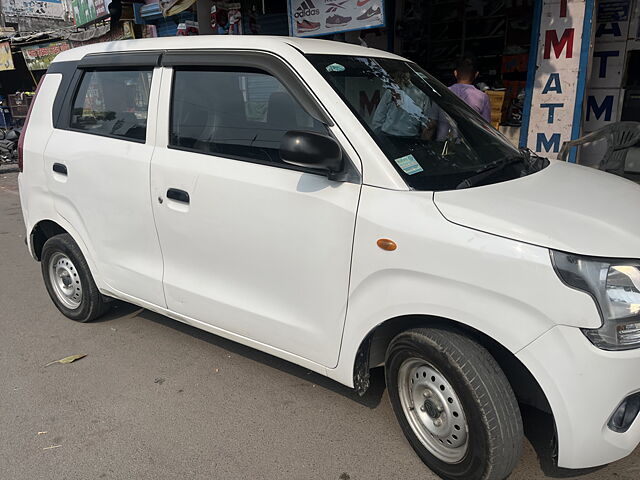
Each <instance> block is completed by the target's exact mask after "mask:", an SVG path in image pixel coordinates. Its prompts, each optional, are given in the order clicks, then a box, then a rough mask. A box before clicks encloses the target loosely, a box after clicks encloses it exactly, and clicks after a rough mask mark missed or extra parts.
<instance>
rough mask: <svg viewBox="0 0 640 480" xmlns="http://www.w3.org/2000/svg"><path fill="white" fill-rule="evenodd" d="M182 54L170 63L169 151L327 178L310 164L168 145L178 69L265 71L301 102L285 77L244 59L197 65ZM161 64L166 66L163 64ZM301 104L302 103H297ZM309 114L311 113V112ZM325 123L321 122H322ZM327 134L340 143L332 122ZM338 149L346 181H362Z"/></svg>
mask: <svg viewBox="0 0 640 480" xmlns="http://www.w3.org/2000/svg"><path fill="white" fill-rule="evenodd" d="M183 58H184V57H180V60H181V62H180V64H172V65H171V67H172V68H171V70H172V71H171V89H170V97H169V131H168V132H167V133H168V143H167V149H169V150H178V151H183V152H189V153H197V154H199V155H208V156H211V157H219V158H226V159H229V160H236V161H241V162H246V163H255V164H258V165H264V166H267V167H274V168H280V169H284V170H293V171H296V172H303V173H310V174H313V175H319V176H321V177H325V178H326V177H327V173H326V172H325V171H323V170H319V169H315V168H309V167H301V166H299V165H292V164H290V163H285V162H282V163H274V162H270V161H266V160H260V159H256V158H252V157H247V156H243V155H233V154H228V153H218V152H205V151H203V150H198V149H196V148H190V147H184V146H181V145H172V144H171V135H172V132H171V128H172V121H173V103H174V102H173V94H174V89H175V77H176V72H179V71H194V70H196V71H198V70H202V71H232V72H238V73H242V72H258V73H264V74H267V75H270V76H272V77H273V78H275V79H276V80H277V81H278V82H280V84H281V85H282V86H283V87H284V88H285V89H286V90H287V91H288V92H289V93H290V94H291V95H292V96H293V98H294V99H295V100H296V101H298V102H300V100H299V98H298V97H297V96H296V95H294V93H293V92H291V89H290V86H289V84H287V83H285V81H284V79H282V78H281V76H280V75H278V74H274V73H272V72H270V71H267V70H266V69H265V70H263V69H262V68H260V67H257V66H256V65H255V64H250V65H247V63H246V60H245V61H240V62H233V63H237V64H236V65H232V64H231V62H220V61H216V62H215V63H214V62H206V63H204V64H199V63H194V61H193V60H192V61H188V60H187V59H184V60H182V59H183ZM163 61H164V57H163ZM163 66H166V65H164V64H163ZM300 103H301V102H300ZM301 106H302V108H303V109H305V111H306V112H307V113H308V114H310V112H308V111H307V110H306V108H305V105H301ZM310 115H311V114H310ZM311 116H312V117H313V118H314V119H316V120H318V121H320V122H322V120H319V119H317V118H316V117H315V116H313V115H311ZM322 123H324V122H322ZM325 125H326V126H327V134H328V136H330V137H331V138H333V139H334V140H336V142H338V144H340V142H339V141H338V139H336V138H335V137H334V135H333V134H332V133H331V130H329V128H328V127H330V126H332V125H335V124H333V122H332V124H331V125H327V124H325ZM340 149H341V150H342V155H343V159H344V168H345V170H347V180H346V182H347V183H356V184H360V183H362V177H361V175H360V172H359V171H358V169H357V168H356V167H355V165H354V164H353V162H352V161H351V158H350V157H349V156H348V155H347V152H345V151H344V148H342V146H341V147H340Z"/></svg>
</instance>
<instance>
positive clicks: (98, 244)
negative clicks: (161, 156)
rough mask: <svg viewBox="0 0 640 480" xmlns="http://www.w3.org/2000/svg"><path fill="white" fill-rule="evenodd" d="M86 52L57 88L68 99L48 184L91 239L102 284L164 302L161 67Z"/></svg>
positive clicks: (49, 156)
mask: <svg viewBox="0 0 640 480" xmlns="http://www.w3.org/2000/svg"><path fill="white" fill-rule="evenodd" d="M116 57H117V58H116ZM147 57H151V55H147ZM157 57H159V55H157V56H156V57H155V58H156V61H157ZM86 58H87V59H88V60H87V61H83V62H81V63H80V66H79V68H78V70H77V71H76V72H75V74H74V76H73V80H72V81H71V85H70V86H69V88H68V90H67V91H62V92H60V93H59V95H61V96H62V97H61V98H64V102H63V107H62V109H61V112H60V114H59V117H58V118H55V119H54V123H55V128H54V130H53V132H52V134H51V138H50V139H49V142H48V144H47V147H46V151H45V163H44V167H45V175H46V177H47V179H48V186H49V189H50V191H51V192H52V193H53V195H54V202H55V206H56V209H57V211H58V213H59V214H60V215H61V216H62V217H64V218H65V219H66V220H67V221H68V222H69V223H70V224H71V225H73V227H74V228H75V229H76V230H77V231H78V232H79V235H80V237H81V240H82V241H83V242H84V243H85V244H86V246H87V249H88V251H89V252H90V254H91V257H92V258H93V260H94V262H95V265H96V268H97V270H98V271H97V272H93V273H94V275H95V276H96V279H97V280H99V281H100V284H101V285H103V286H106V287H107V288H108V289H109V290H112V291H114V292H118V294H119V296H123V295H122V294H124V296H130V297H133V298H135V299H138V300H143V301H144V302H148V303H150V304H153V305H159V306H164V305H165V302H164V293H163V290H162V255H161V252H160V245H159V242H158V236H157V233H156V230H155V224H154V220H153V213H152V210H151V195H150V190H149V188H150V185H149V168H150V163H151V154H152V152H153V144H154V143H155V138H154V135H155V128H154V120H155V105H156V103H157V98H158V90H159V87H160V78H159V75H160V72H161V69H159V68H156V69H155V71H154V67H153V65H154V60H153V58H140V55H136V54H127V53H120V54H117V55H112V54H100V55H95V56H88V57H86ZM144 60H147V62H146V64H145V62H144ZM113 65H118V66H117V67H114V66H113Z"/></svg>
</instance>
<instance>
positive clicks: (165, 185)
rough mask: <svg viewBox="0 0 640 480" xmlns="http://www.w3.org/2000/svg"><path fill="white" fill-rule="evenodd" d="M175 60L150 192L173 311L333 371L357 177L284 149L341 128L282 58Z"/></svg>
mask: <svg viewBox="0 0 640 480" xmlns="http://www.w3.org/2000/svg"><path fill="white" fill-rule="evenodd" d="M274 62H275V63H274ZM163 63H164V64H166V65H167V69H166V71H165V72H164V74H163V85H162V92H161V96H162V97H161V98H162V99H163V101H162V102H161V103H160V109H159V124H158V147H157V148H156V150H155V152H154V156H153V161H152V168H151V184H152V187H151V188H152V192H153V195H154V198H156V201H155V202H154V212H155V219H156V226H157V229H158V234H159V237H160V243H161V246H162V251H163V256H164V265H165V268H164V290H165V295H166V299H167V306H168V308H169V309H170V310H172V311H175V312H177V313H179V314H181V315H184V316H186V317H189V318H192V319H195V320H198V321H201V322H204V323H207V324H209V325H212V326H214V327H217V328H220V329H223V330H226V331H229V332H232V333H235V334H237V335H242V336H244V337H247V338H249V339H251V340H253V341H257V342H260V343H262V344H264V345H268V346H271V347H275V348H277V349H279V350H281V351H285V352H288V353H290V354H294V355H296V356H299V357H302V358H305V359H308V360H311V361H312V362H315V363H318V364H321V365H324V366H330V367H331V366H335V365H336V363H337V359H338V353H339V348H340V339H341V335H342V329H343V326H344V319H345V314H346V306H347V296H348V284H349V271H350V264H351V251H352V243H353V233H354V227H355V218H356V210H357V206H358V199H359V194H360V182H359V174H358V172H357V170H355V169H354V168H353V167H352V166H350V167H349V168H351V169H353V170H354V173H353V176H352V177H351V179H350V180H349V181H344V182H337V181H331V180H329V179H328V178H327V177H326V176H324V175H322V174H319V173H318V172H317V171H309V170H308V169H304V168H300V167H294V166H291V165H287V164H285V163H283V162H282V161H281V160H280V157H279V152H278V148H279V144H280V140H281V138H282V136H283V135H284V134H285V132H287V131H289V130H311V131H315V132H318V133H323V134H327V135H331V134H332V129H335V128H336V127H327V126H326V125H325V124H323V122H322V121H320V120H319V117H320V115H319V114H318V112H317V111H316V110H317V107H316V110H314V108H313V104H312V103H311V102H312V99H311V97H310V93H309V92H305V91H304V84H303V83H302V82H301V81H300V80H299V79H297V77H296V76H295V74H294V73H293V72H291V71H290V70H288V67H287V66H285V65H284V63H283V62H279V61H277V60H275V59H274V58H273V57H272V56H267V55H266V54H259V53H251V54H247V53H246V52H243V53H238V54H233V53H229V54H226V53H210V54H208V55H204V56H198V55H191V56H189V55H186V54H179V53H176V54H173V56H172V55H166V56H165V57H163ZM274 72H279V74H275V73H274ZM292 92H293V93H292ZM165 104H166V106H163V105H165ZM309 110H311V113H310V111H309ZM165 119H166V124H164V125H163V123H162V122H163V121H164V120H165ZM347 162H348V163H349V161H348V160H347Z"/></svg>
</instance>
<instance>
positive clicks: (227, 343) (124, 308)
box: [95, 301, 385, 409]
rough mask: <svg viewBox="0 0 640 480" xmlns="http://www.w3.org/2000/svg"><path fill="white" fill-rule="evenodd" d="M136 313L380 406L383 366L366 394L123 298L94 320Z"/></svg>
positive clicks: (112, 318) (307, 380) (130, 316)
mask: <svg viewBox="0 0 640 480" xmlns="http://www.w3.org/2000/svg"><path fill="white" fill-rule="evenodd" d="M136 316H137V317H140V318H143V319H145V320H149V321H152V322H155V323H158V324H161V325H164V326H166V327H169V328H172V329H174V330H177V331H179V332H181V333H185V334H187V335H189V336H191V337H193V338H197V339H198V340H202V341H204V342H207V343H209V344H211V345H214V346H216V347H218V348H222V349H224V350H226V351H228V352H229V353H233V354H236V355H241V356H243V357H245V358H247V359H250V360H253V361H256V362H260V363H262V364H263V365H267V366H269V367H271V368H275V369H276V370H280V371H281V372H284V373H287V374H289V375H293V376H295V377H298V378H300V379H302V380H304V381H306V382H311V383H312V384H315V385H318V386H320V387H322V388H326V389H327V390H330V391H332V392H335V393H338V394H339V395H342V396H343V397H347V398H349V399H351V400H353V401H355V402H357V403H359V404H360V405H363V406H365V407H368V408H371V409H374V408H376V407H377V406H378V405H380V402H381V400H382V396H383V394H384V390H385V381H384V370H383V369H382V368H376V369H373V370H372V371H371V386H370V387H369V390H367V392H366V393H365V394H364V395H363V396H359V395H358V394H357V393H355V391H354V390H353V389H351V388H349V387H346V386H344V385H342V384H339V383H337V382H335V381H334V380H331V379H330V378H328V377H325V376H323V375H320V374H317V373H315V372H311V371H310V370H308V369H306V368H304V367H301V366H299V365H295V364H293V363H291V362H288V361H287V360H283V359H281V358H278V357H274V356H273V355H270V354H268V353H264V352H261V351H259V350H256V349H254V348H251V347H247V346H245V345H242V344H240V343H237V342H234V341H232V340H227V339H226V338H223V337H219V336H218V335H215V334H213V333H209V332H206V331H204V330H200V329H198V328H196V327H192V326H191V325H187V324H185V323H182V322H179V321H177V320H173V319H171V318H169V317H165V316H163V315H160V314H157V313H154V312H152V311H150V310H144V309H141V308H140V307H138V306H135V305H131V304H128V303H124V302H120V301H115V302H114V305H113V306H112V308H111V310H110V311H109V312H108V313H107V314H106V315H104V316H103V317H101V318H100V319H98V320H95V322H108V321H111V320H115V319H118V320H124V319H127V318H132V317H136Z"/></svg>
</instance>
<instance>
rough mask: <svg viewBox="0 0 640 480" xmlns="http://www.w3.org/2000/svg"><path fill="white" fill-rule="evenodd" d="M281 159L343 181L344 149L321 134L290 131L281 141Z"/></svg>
mask: <svg viewBox="0 0 640 480" xmlns="http://www.w3.org/2000/svg"><path fill="white" fill-rule="evenodd" d="M280 158H281V159H282V161H283V162H286V163H290V164H291V165H297V166H299V167H309V168H317V169H319V170H324V171H326V172H327V176H328V177H329V179H330V180H338V181H340V180H341V178H340V177H341V175H340V174H341V173H342V171H343V169H344V161H343V160H342V149H341V148H340V145H338V142H336V141H335V140H334V139H333V138H331V137H328V136H326V135H321V134H319V133H313V132H305V131H302V130H290V131H288V132H287V133H285V134H284V136H283V137H282V140H281V141H280Z"/></svg>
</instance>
